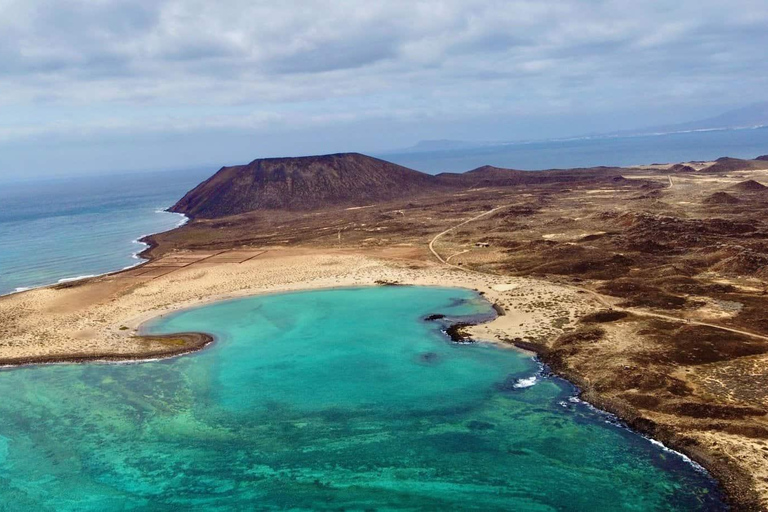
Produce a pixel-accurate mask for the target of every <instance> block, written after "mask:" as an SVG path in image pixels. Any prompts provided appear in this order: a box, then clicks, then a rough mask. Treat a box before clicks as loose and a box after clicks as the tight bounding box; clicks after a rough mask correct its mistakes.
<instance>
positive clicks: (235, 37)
mask: <svg viewBox="0 0 768 512" xmlns="http://www.w3.org/2000/svg"><path fill="white" fill-rule="evenodd" d="M766 27H768V2H766V1H765V0H731V1H729V2H724V1H722V0H676V1H674V2H673V1H669V0H664V1H654V0H643V1H632V0H624V1H601V0H548V1H546V2H544V1H540V0H531V1H517V0H499V1H496V0H483V1H474V0H463V1H458V0H457V1H453V0H443V1H437V0H423V1H419V0H407V1H399V0H382V1H379V2H375V1H372V0H332V1H325V0H302V1H292V0H280V1H269V2H267V1H259V0H249V1H245V0H244V1H240V0H218V1H197V0H130V1H127V0H126V1H123V0H114V1H110V0H0V173H2V174H4V175H12V174H20V175H26V174H30V173H43V174H53V173H70V172H91V171H99V170H132V169H151V168H158V169H160V168H172V167H177V168H179V167H185V166H197V165H199V166H206V165H220V164H228V163H240V162H244V161H248V160H251V159H253V158H256V157H262V156H280V155H297V154H307V153H320V152H332V151H347V150H357V151H384V150H388V149H394V148H399V147H405V146H409V145H412V144H413V143H415V142H417V141H418V140H420V139H441V138H454V139H470V140H515V139H534V138H546V137H559V136H568V135H579V134H584V133H589V132H599V131H610V130H617V129H625V128H636V127H642V126H645V125H653V124H665V123H671V122H677V121H688V120H692V119H696V118H702V117H708V116H710V115H713V114H717V113H719V112H721V111H724V110H728V109H731V108H735V107H740V106H744V105H746V104H749V103H754V102H761V101H766V100H768V97H766V91H768V59H766V58H765V49H766V48H768V30H766Z"/></svg>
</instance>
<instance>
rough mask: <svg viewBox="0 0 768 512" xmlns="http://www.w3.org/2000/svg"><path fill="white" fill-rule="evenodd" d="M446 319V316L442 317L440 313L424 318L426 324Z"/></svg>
mask: <svg viewBox="0 0 768 512" xmlns="http://www.w3.org/2000/svg"><path fill="white" fill-rule="evenodd" d="M443 318H445V315H441V314H440V313H434V314H432V315H427V316H425V317H424V321H425V322H434V321H435V320H442V319H443Z"/></svg>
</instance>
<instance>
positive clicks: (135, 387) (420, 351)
mask: <svg viewBox="0 0 768 512" xmlns="http://www.w3.org/2000/svg"><path fill="white" fill-rule="evenodd" d="M430 313H443V314H447V315H449V316H451V317H457V316H463V315H478V314H480V315H483V314H486V315H487V314H490V308H489V307H488V304H487V303H486V302H484V301H482V299H481V298H479V297H478V296H477V295H475V294H474V293H472V292H469V291H466V290H458V289H445V288H416V287H378V288H364V289H343V290H331V291H316V292H303V293H294V294H284V295H267V296H262V297H254V298H248V299H243V300H237V301H230V302H224V303H219V304H216V305H212V306H207V307H204V308H200V309H195V310H190V311H187V312H182V313H179V314H176V315H173V316H169V317H167V318H164V319H160V320H159V321H158V322H156V323H155V324H154V325H152V326H150V330H151V331H152V332H155V333H160V332H163V333H170V332H175V331H176V332H178V331H190V330H198V331H207V332H211V333H214V334H215V335H216V336H217V338H218V341H217V343H215V344H214V345H213V346H211V347H210V348H208V349H206V350H204V351H202V352H199V353H197V354H194V355H189V356H183V357H180V358H177V359H173V360H167V361H161V362H153V363H144V364H131V365H70V366H46V367H37V368H23V369H14V370H7V371H3V372H0V396H2V397H3V400H2V401H0V509H3V510H5V509H8V510H54V509H55V510H132V509H142V510H145V509H151V510H184V509H188V508H194V509H198V510H201V509H205V510H254V509H256V510H263V509H293V510H301V509H306V510H325V509H333V510H340V509H347V510H366V509H367V510H393V509H407V510H430V509H445V510H460V509H463V510H484V511H486V510H530V511H552V510H589V511H601V510H610V511H616V510H637V511H648V510H719V509H721V508H722V506H723V505H722V503H721V502H720V501H719V498H718V493H717V491H716V489H715V487H714V486H713V483H712V481H711V480H710V479H709V478H708V477H707V476H706V475H704V474H702V473H701V472H698V471H696V470H695V469H694V468H693V467H692V466H690V465H688V464H687V463H685V462H684V461H683V460H682V459H681V458H680V457H679V456H677V455H675V454H673V453H670V452H666V451H663V450H661V449H660V448H658V447H656V446H654V445H653V444H651V443H650V442H649V441H648V440H646V439H644V438H642V437H640V436H638V435H636V434H633V433H631V432H629V431H627V430H626V429H623V428H620V427H619V426H616V425H613V424H611V423H608V422H606V417H605V416H604V415H602V414H600V413H597V412H595V411H592V410H590V409H589V408H588V407H586V406H585V405H583V404H579V403H573V402H570V401H569V400H568V398H569V397H570V396H572V393H573V390H572V388H571V387H570V386H569V385H568V384H567V383H565V382H563V381H561V380H558V379H552V378H546V377H540V378H539V380H538V381H537V383H536V384H535V385H534V386H531V387H527V388H515V387H514V385H513V384H514V383H516V382H518V379H521V378H526V377H530V376H532V375H534V374H535V373H536V372H537V371H538V366H537V364H536V363H535V362H534V361H533V360H532V359H531V358H529V357H526V356H524V355H521V354H519V353H517V352H513V351H504V350H500V349H496V348H493V347H490V346H483V345H479V344H478V345H455V344H452V343H450V342H449V341H448V340H447V339H446V338H445V336H444V335H443V334H442V333H441V332H440V329H439V327H440V326H439V325H438V324H436V323H434V322H425V321H423V320H422V319H423V317H424V316H426V315H428V314H430Z"/></svg>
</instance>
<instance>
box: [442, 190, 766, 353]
mask: <svg viewBox="0 0 768 512" xmlns="http://www.w3.org/2000/svg"><path fill="white" fill-rule="evenodd" d="M669 181H670V187H671V186H672V179H671V178H670V180H669ZM510 206H512V205H509V204H506V205H502V206H497V207H496V208H493V209H491V210H488V211H487V212H483V213H481V214H479V215H475V216H474V217H472V218H469V219H467V220H465V221H463V222H461V223H459V224H456V225H455V226H452V227H450V228H448V229H446V230H445V231H442V232H440V233H438V234H437V235H435V236H434V237H433V238H432V240H430V241H429V250H430V251H431V252H432V254H433V255H434V256H435V258H437V260H438V261H439V262H440V263H442V264H443V265H446V266H449V267H453V268H457V269H460V270H463V271H465V272H475V273H478V274H488V272H483V271H482V270H475V269H469V268H465V267H462V266H460V265H454V264H453V263H449V262H448V260H446V259H443V257H442V256H440V254H439V253H438V252H437V250H435V242H437V241H438V240H439V239H440V238H441V237H443V236H445V235H447V234H448V233H450V232H451V231H453V230H455V229H458V228H460V227H462V226H464V225H466V224H469V223H470V222H474V221H476V220H478V219H481V218H483V217H487V216H488V215H491V214H492V213H494V212H497V211H499V210H502V209H504V208H508V207H510ZM457 255H458V254H454V255H453V256H457ZM453 256H451V257H453ZM448 259H450V258H448ZM563 286H567V287H568V288H571V289H573V290H577V291H582V292H585V293H588V294H590V295H592V297H594V298H595V300H597V301H598V302H599V303H600V304H602V305H603V306H605V307H607V308H609V309H613V310H615V311H624V312H626V313H631V314H633V315H637V316H645V317H653V318H661V319H663V320H669V321H672V322H677V323H682V324H687V325H700V326H704V327H712V328H713V329H720V330H723V331H729V332H732V333H736V334H741V335H744V336H748V337H750V338H757V339H760V340H763V341H768V336H765V335H762V334H757V333H754V332H749V331H742V330H741V329H734V328H732V327H725V326H722V325H717V324H711V323H708V322H699V321H698V320H688V319H686V318H679V317H676V316H671V315H665V314H662V313H653V312H650V311H643V310H639V309H634V308H622V307H618V306H615V305H613V304H611V302H610V301H608V299H606V297H605V296H604V295H601V294H599V293H597V292H596V291H594V290H590V289H589V288H583V287H581V286H574V285H569V284H566V285H563Z"/></svg>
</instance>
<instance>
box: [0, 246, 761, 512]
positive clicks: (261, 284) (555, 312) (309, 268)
mask: <svg viewBox="0 0 768 512" xmlns="http://www.w3.org/2000/svg"><path fill="white" fill-rule="evenodd" d="M399 256H402V255H400V254H397V253H395V254H391V253H390V254H386V255H383V254H368V253H363V252H362V251H348V250H347V251H345V250H321V251H317V250H314V251H310V250H304V249H285V248H282V249H275V248H270V249H269V252H268V253H267V255H266V256H259V257H257V258H256V259H251V260H248V261H247V262H244V263H232V262H220V263H219V262H215V261H213V262H212V261H211V260H208V262H207V263H204V264H200V265H197V266H196V265H192V266H190V267H188V268H182V269H181V270H179V271H178V272H175V273H171V274H170V275H163V276H161V277H159V278H153V279H151V280H146V281H145V280H142V279H141V276H140V275H139V276H136V275H135V274H136V271H135V270H134V269H131V270H124V271H118V272H115V273H111V274H108V275H105V276H100V277H96V278H91V279H89V280H87V281H80V282H76V283H75V285H74V286H70V287H64V288H61V287H60V288H59V289H57V285H53V286H49V287H46V288H42V289H36V290H31V291H29V292H25V293H21V294H16V295H11V296H5V297H3V298H2V299H0V327H2V322H1V320H2V319H3V318H5V317H6V316H7V315H6V316H4V313H8V312H9V311H10V309H13V308H14V307H15V308H18V307H21V308H22V309H23V310H25V311H26V312H27V313H28V314H27V315H26V319H28V320H30V321H32V320H34V319H37V321H38V322H37V324H35V325H34V327H32V328H30V327H29V326H26V327H25V326H24V325H19V326H18V329H16V330H14V331H15V332H13V333H11V332H8V329H7V327H6V329H5V332H3V333H2V334H5V336H6V337H8V336H9V335H10V336H11V338H12V339H14V336H15V339H14V341H16V343H15V345H16V348H17V350H16V352H17V355H15V356H14V357H11V356H10V354H9V352H13V351H12V350H9V348H8V347H7V346H2V347H0V364H1V365H6V367H8V366H20V365H33V364H55V363H88V362H112V363H117V362H141V361H146V360H153V359H159V358H165V357H175V356H179V355H183V354H186V353H190V352H194V351H196V350H200V349H203V348H204V347H206V346H208V345H209V344H210V343H211V342H212V341H213V339H212V338H211V337H210V336H208V338H207V339H206V340H205V341H204V342H200V343H198V345H197V346H194V347H188V346H185V347H183V348H182V347H175V348H171V349H168V347H165V352H163V351H162V350H161V348H162V347H161V346H160V345H155V346H154V347H153V351H148V349H147V346H146V344H145V343H143V342H142V341H141V340H142V326H143V325H145V323H146V322H148V321H149V320H152V319H154V318H158V317H161V316H163V315H166V314H169V313H173V312H177V311H180V310H184V309H189V308H194V307H201V306H204V305H207V304H210V303H214V302H220V301H222V300H229V299H236V298H240V297H245V296H253V295H264V294H269V293H286V292H295V291H301V290H317V289H330V288H339V287H350V286H376V285H377V282H376V281H379V283H378V284H379V285H380V284H381V282H382V281H386V282H389V283H396V284H403V285H416V286H456V287H462V288H467V289H471V290H475V291H477V292H478V293H480V294H481V295H482V296H483V297H484V298H485V300H487V301H488V302H489V304H491V305H495V306H496V308H501V309H502V310H503V311H504V313H505V314H504V315H498V316H496V318H494V319H492V320H491V321H489V322H487V323H484V324H479V325H474V326H468V327H466V330H467V334H468V335H469V337H471V338H472V339H475V340H481V341H484V342H490V343H494V344H496V345H498V346H500V347H504V348H507V349H511V348H514V349H523V350H526V351H528V352H533V353H535V354H537V355H538V357H539V358H540V360H541V361H542V362H543V363H545V364H547V366H548V367H549V368H551V369H552V371H553V373H554V374H556V375H558V376H561V377H562V378H564V379H566V380H568V381H569V382H571V383H573V384H574V385H575V386H576V387H577V389H579V390H580V392H579V395H578V396H579V397H582V398H583V399H584V401H586V402H588V403H590V404H592V405H593V406H595V407H597V408H599V409H602V410H604V411H607V412H608V413H611V414H614V415H616V416H617V417H618V418H620V419H621V420H622V421H623V422H625V423H626V424H627V425H628V426H629V427H630V428H632V429H633V430H635V431H637V432H640V433H641V434H644V435H647V436H650V438H652V439H655V440H658V441H660V442H661V443H663V444H664V445H665V446H667V447H669V448H670V449H672V450H674V451H677V452H680V453H682V454H684V455H686V456H688V457H690V458H691V459H692V460H694V461H695V462H696V463H699V464H701V465H702V466H703V467H705V468H706V469H707V471H709V473H710V474H711V475H712V476H713V477H714V478H715V479H717V481H718V482H719V483H720V485H721V487H722V489H723V490H724V495H725V496H727V498H728V500H729V501H730V502H731V503H732V504H733V506H734V508H735V509H743V510H751V509H754V508H755V507H754V504H755V503H756V500H755V499H754V498H751V497H750V494H751V493H750V480H749V476H748V475H745V474H744V473H743V472H740V471H739V470H738V469H736V468H734V467H733V465H732V464H729V463H726V462H723V461H720V460H718V459H717V458H716V457H715V456H714V455H713V454H711V453H709V452H707V451H706V450H702V449H697V448H695V447H691V446H688V445H686V444H685V443H684V442H683V441H684V440H683V439H681V438H679V436H676V435H675V434H674V432H671V431H667V430H664V429H659V428H657V427H656V426H655V425H654V424H652V422H651V423H649V422H648V421H646V420H644V419H643V418H642V416H640V415H639V414H638V412H637V411H632V410H629V409H628V408H627V407H625V406H624V405H623V404H622V405H620V404H617V403H613V402H612V401H611V400H609V399H605V398H603V397H601V396H600V394H599V393H597V392H595V391H594V390H593V389H591V388H590V386H589V382H588V381H586V380H585V379H584V378H583V377H582V376H580V375H579V374H577V373H575V372H573V371H570V370H569V369H568V368H567V366H565V365H558V362H557V361H556V360H553V359H551V358H549V357H548V349H547V346H546V341H547V340H552V339H555V338H556V337H557V336H559V335H560V334H562V333H563V332H564V330H563V327H564V326H566V325H572V324H575V323H576V322H577V321H578V319H579V318H580V317H582V316H584V315H586V314H588V313H591V312H595V311H597V310H599V309H601V308H602V305H601V304H599V303H597V302H596V301H595V300H594V298H593V297H591V296H585V295H584V294H580V293H578V292H577V291H576V290H573V289H571V288H568V287H566V286H563V285H558V284H553V283H550V282H548V281H542V280H537V279H531V278H522V277H510V276H498V275H491V274H483V273H475V272H471V273H470V272H465V271H463V270H459V269H456V268H450V267H445V266H442V265H438V264H435V263H431V262H425V261H418V260H413V259H410V258H399ZM159 260H163V258H160V259H159ZM146 263H153V264H158V260H150V261H148V262H146ZM542 296H544V297H546V299H542ZM542 300H545V301H546V302H549V303H553V304H557V306H556V307H554V309H552V310H548V309H543V308H541V307H539V306H538V304H540V303H541V302H542ZM73 302H75V303H77V306H74V310H72V307H73V305H72V304H73ZM496 308H494V309H496ZM496 311H497V314H498V309H496ZM43 312H44V313H43ZM563 315H567V318H568V322H566V323H565V324H562V322H561V324H558V323H557V322H556V320H558V319H559V320H562V318H563ZM45 317H47V318H48V322H45V323H46V324H47V325H42V324H41V322H40V320H41V319H42V318H45ZM21 323H22V324H23V323H24V322H21ZM556 325H559V327H556ZM41 330H42V331H44V332H43V336H42V338H44V339H48V340H51V339H56V338H57V337H58V340H59V342H60V343H59V346H58V347H51V345H50V344H46V346H45V347H40V346H39V344H38V346H30V345H27V347H26V350H24V345H25V343H24V339H26V342H27V343H30V342H32V337H29V336H26V337H25V336H24V333H25V332H26V333H29V332H32V333H37V335H38V336H40V333H41ZM197 335H199V336H207V335H204V334H201V333H198V334H197ZM174 336H175V337H178V335H174ZM520 340H523V341H520ZM527 340H529V341H527ZM535 340H538V341H535ZM82 341H86V342H87V343H81V342H82ZM20 347H21V350H19V348H20ZM41 348H45V349H47V350H41ZM52 348H56V350H51V349H52ZM73 348H74V349H75V350H72V349H73ZM19 352H20V353H19ZM24 352H26V353H24ZM753 492H754V491H752V493H753ZM750 498H751V499H750Z"/></svg>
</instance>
